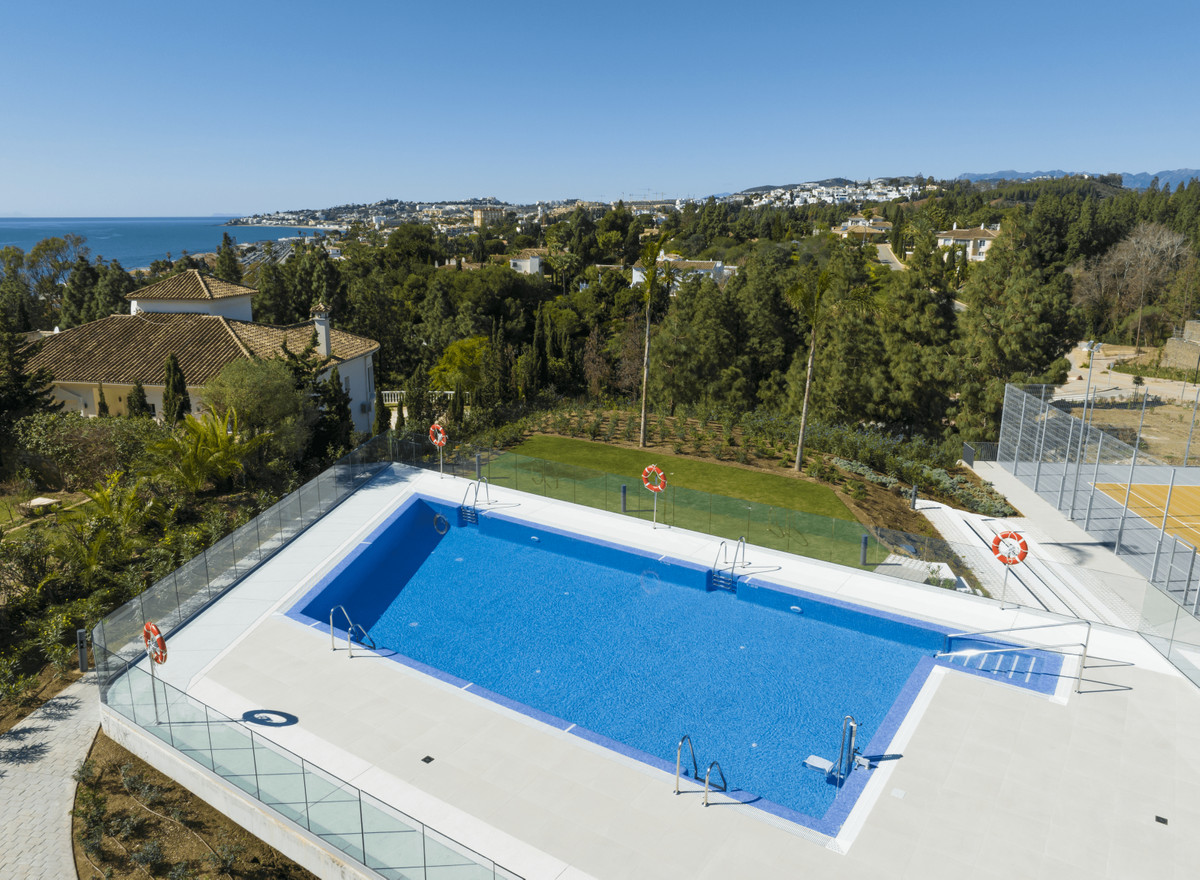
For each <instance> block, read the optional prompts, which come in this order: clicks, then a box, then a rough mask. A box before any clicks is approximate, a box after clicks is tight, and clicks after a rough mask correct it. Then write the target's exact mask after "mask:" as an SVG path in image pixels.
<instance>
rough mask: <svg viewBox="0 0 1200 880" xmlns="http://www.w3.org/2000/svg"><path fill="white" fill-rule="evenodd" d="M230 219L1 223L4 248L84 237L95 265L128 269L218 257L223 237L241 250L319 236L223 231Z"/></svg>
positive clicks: (295, 231)
mask: <svg viewBox="0 0 1200 880" xmlns="http://www.w3.org/2000/svg"><path fill="white" fill-rule="evenodd" d="M230 219H232V218H230V217H0V248H4V247H8V246H9V245H15V246H16V247H19V248H20V249H21V250H23V251H25V252H26V253H28V252H29V250H30V248H32V247H33V246H34V245H35V244H37V243H38V242H39V241H41V240H42V239H44V238H55V237H60V236H63V235H67V234H68V233H72V234H75V235H82V236H83V237H84V238H85V239H87V246H88V249H89V251H90V255H91V257H92V258H93V259H95V258H96V257H103V258H104V259H105V260H110V261H111V260H117V261H118V262H120V264H121V265H122V266H124V267H125V268H126V269H139V268H145V267H147V266H149V265H150V264H151V263H153V262H154V261H155V260H162V259H166V258H167V255H168V254H169V255H170V256H171V258H172V259H178V258H179V257H181V256H182V255H183V252H184V251H187V252H188V253H189V254H203V253H211V252H212V251H215V250H216V249H217V248H218V247H219V246H220V244H221V234H222V233H224V232H228V233H229V235H230V237H232V238H233V239H234V240H235V241H236V242H238V243H239V244H247V243H250V242H259V241H275V240H277V239H280V238H292V237H295V236H298V235H305V236H308V237H312V236H313V235H314V234H315V233H316V231H317V230H315V229H314V228H312V227H308V226H306V227H303V228H299V227H295V226H225V225H224V224H225V222H226V221H227V220H230Z"/></svg>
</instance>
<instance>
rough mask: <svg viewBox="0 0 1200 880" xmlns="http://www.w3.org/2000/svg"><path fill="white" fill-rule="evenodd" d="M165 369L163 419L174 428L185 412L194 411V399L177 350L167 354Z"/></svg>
mask: <svg viewBox="0 0 1200 880" xmlns="http://www.w3.org/2000/svg"><path fill="white" fill-rule="evenodd" d="M163 369H164V372H165V374H166V381H165V385H164V388H163V421H164V422H166V424H167V426H168V427H172V428H173V427H174V426H175V425H176V424H177V423H178V422H179V420H180V419H181V418H183V416H184V414H185V413H190V412H191V411H192V399H191V397H190V396H189V395H188V390H187V379H185V378H184V375H183V370H182V369H180V367H179V358H177V357H175V352H171V353H170V354H169V355H167V362H166V364H165V365H164V368H163Z"/></svg>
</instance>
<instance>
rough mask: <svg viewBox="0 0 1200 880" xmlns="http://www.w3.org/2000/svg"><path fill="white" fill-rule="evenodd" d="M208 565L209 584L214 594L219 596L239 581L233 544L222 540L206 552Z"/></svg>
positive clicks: (225, 539) (224, 539)
mask: <svg viewBox="0 0 1200 880" xmlns="http://www.w3.org/2000/svg"><path fill="white" fill-rule="evenodd" d="M204 556H205V560H206V561H207V563H208V584H209V587H210V588H211V589H212V591H213V594H214V595H216V594H219V593H220V592H221V591H222V590H224V589H225V588H226V587H229V586H230V585H232V584H233V582H234V581H235V580H237V563H236V560H235V559H234V555H233V542H232V541H230V540H229V538H228V537H225V538H222V539H221V540H220V541H217V543H215V544H213V545H212V546H211V547H209V548H208V549H207V550H205V551H204Z"/></svg>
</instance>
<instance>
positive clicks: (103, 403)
mask: <svg viewBox="0 0 1200 880" xmlns="http://www.w3.org/2000/svg"><path fill="white" fill-rule="evenodd" d="M96 415H98V416H99V417H100V418H102V419H106V418H108V401H107V400H105V399H104V383H103V382H101V383H100V393H99V394H98V395H97V399H96Z"/></svg>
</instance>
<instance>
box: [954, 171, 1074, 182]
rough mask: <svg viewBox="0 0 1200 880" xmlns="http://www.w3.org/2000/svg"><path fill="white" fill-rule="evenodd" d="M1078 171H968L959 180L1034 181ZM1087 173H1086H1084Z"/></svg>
mask: <svg viewBox="0 0 1200 880" xmlns="http://www.w3.org/2000/svg"><path fill="white" fill-rule="evenodd" d="M1079 173H1081V172H1078V171H1060V170H1057V169H1056V170H1054V171H984V172H980V171H968V172H967V173H966V174H960V175H958V177H957V178H956V179H957V180H970V181H977V180H1032V179H1033V178H1035V177H1068V176H1070V175H1072V174H1079ZM1084 173H1086V172H1084Z"/></svg>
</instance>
